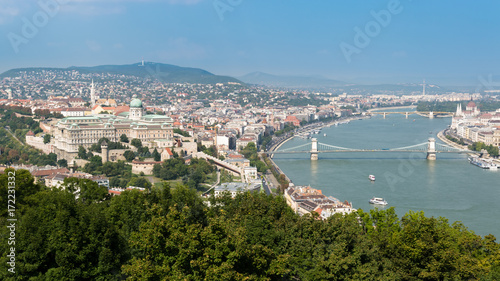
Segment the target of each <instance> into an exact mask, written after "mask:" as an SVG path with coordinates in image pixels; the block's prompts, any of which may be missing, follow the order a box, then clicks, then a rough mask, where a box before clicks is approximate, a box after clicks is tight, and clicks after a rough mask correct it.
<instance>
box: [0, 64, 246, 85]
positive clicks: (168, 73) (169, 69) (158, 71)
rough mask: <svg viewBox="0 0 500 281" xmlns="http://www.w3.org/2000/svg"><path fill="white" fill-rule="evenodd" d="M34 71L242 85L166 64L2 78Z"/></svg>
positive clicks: (21, 69) (121, 66)
mask: <svg viewBox="0 0 500 281" xmlns="http://www.w3.org/2000/svg"><path fill="white" fill-rule="evenodd" d="M33 70H35V71H36V70H52V71H54V70H61V71H72V70H76V71H79V72H81V73H110V74H117V75H127V76H135V77H140V78H151V79H157V80H160V81H163V82H166V83H195V84H197V83H199V84H215V83H226V82H235V83H242V82H241V81H240V80H238V79H236V78H233V77H229V76H220V75H215V74H213V73H210V72H208V71H206V70H203V69H199V68H191V67H182V66H177V65H171V64H164V63H153V62H147V63H144V65H142V64H141V63H135V64H127V65H100V66H92V67H81V66H71V67H68V68H43V67H37V68H17V69H11V70H8V71H6V72H4V73H2V74H0V77H13V76H18V74H19V72H22V71H33Z"/></svg>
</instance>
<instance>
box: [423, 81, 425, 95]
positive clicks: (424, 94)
mask: <svg viewBox="0 0 500 281" xmlns="http://www.w3.org/2000/svg"><path fill="white" fill-rule="evenodd" d="M422 96H425V79H424V87H423V90H422Z"/></svg>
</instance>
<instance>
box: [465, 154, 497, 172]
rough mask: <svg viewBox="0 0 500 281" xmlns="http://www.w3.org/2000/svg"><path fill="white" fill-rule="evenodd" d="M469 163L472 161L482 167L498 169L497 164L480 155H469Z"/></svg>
mask: <svg viewBox="0 0 500 281" xmlns="http://www.w3.org/2000/svg"><path fill="white" fill-rule="evenodd" d="M469 163H471V164H472V165H474V166H478V167H479V168H481V169H492V170H496V169H498V166H497V165H495V164H493V163H491V162H488V161H486V160H485V159H481V158H479V157H473V156H471V157H469Z"/></svg>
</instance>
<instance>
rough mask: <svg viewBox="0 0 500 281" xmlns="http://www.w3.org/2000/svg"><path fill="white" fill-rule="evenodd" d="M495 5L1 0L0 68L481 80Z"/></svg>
mask: <svg viewBox="0 0 500 281" xmlns="http://www.w3.org/2000/svg"><path fill="white" fill-rule="evenodd" d="M58 1H59V2H58ZM37 2H40V3H45V4H46V5H48V6H49V9H44V8H42V7H41V6H40V5H39V4H37ZM54 3H55V5H54ZM49 4H52V5H49ZM216 7H217V8H218V9H219V10H217V8H216ZM498 11H500V2H498V1H474V2H472V1H431V0H426V1H424V0H423V1H410V0H401V1H396V0H389V1H386V0H384V1H326V0H325V1H307V0H300V1H299V0H287V1H285V0H281V1H273V0H267V1H264V0H162V1H160V0H105V1H103V0H101V1H98V0H39V1H34V0H0V34H1V37H0V72H3V71H6V70H8V69H11V68H17V67H29V66H47V67H68V66H73V65H76V66H93V65H103V64H130V63H134V62H138V61H140V60H141V58H142V57H144V59H145V60H146V61H154V62H162V63H170V64H175V65H180V66H190V67H199V68H203V69H206V70H208V71H210V72H213V73H216V74H225V75H232V76H239V75H243V74H246V73H250V72H253V71H262V72H267V73H272V74H282V75H284V74H286V75H322V76H325V77H329V78H333V79H338V80H343V81H348V82H357V83H399V82H420V81H421V80H422V79H423V78H425V79H426V80H427V81H428V82H429V83H436V84H442V85H443V84H444V85H452V84H460V85H463V84H468V85H476V84H477V83H478V77H479V76H483V77H487V76H488V75H493V77H495V76H497V77H500V75H499V74H500V73H499V71H498V65H499V63H500V36H499V34H500V32H499V31H500V17H499V16H498V15H497V14H498ZM374 13H375V14H379V15H385V16H386V17H383V16H381V19H379V20H378V21H377V19H376V17H375V16H374V15H373V14H374ZM388 14H389V15H390V19H388V18H387V15H388ZM31 24H33V26H34V27H35V28H36V30H35V31H33V29H31V30H30V29H29V28H28V27H26V26H27V25H31ZM23 28H24V32H23ZM370 28H371V29H370ZM355 30H361V31H362V32H363V34H364V35H359V34H357V33H356V31H355ZM366 33H370V34H369V35H367V34H366ZM356 36H358V37H360V36H361V37H362V36H367V38H368V39H369V42H367V41H363V42H361V41H360V40H358V41H356ZM358 39H359V38H358ZM361 43H363V44H361ZM341 46H348V47H347V49H346V48H344V50H343V49H342V47H341ZM346 50H348V51H349V52H351V54H350V55H346V54H345V52H346Z"/></svg>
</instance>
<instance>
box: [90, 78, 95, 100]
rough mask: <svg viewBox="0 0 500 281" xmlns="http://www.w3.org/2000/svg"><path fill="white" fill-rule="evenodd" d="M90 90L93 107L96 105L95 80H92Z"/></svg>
mask: <svg viewBox="0 0 500 281" xmlns="http://www.w3.org/2000/svg"><path fill="white" fill-rule="evenodd" d="M90 85H91V88H90V103H91V104H92V107H94V105H95V88H94V79H92V84H90Z"/></svg>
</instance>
